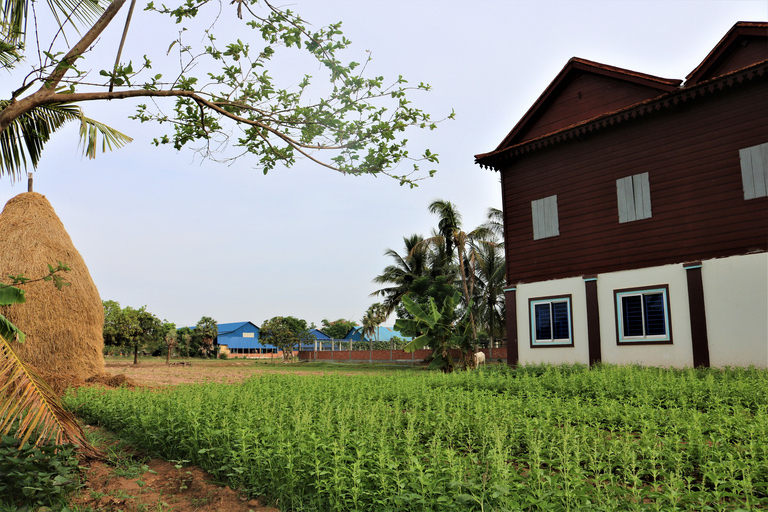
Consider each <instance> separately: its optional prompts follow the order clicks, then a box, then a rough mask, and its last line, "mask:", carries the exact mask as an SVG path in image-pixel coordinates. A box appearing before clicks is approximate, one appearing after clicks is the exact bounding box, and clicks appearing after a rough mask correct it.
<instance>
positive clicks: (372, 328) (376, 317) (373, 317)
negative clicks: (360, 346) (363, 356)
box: [361, 302, 387, 358]
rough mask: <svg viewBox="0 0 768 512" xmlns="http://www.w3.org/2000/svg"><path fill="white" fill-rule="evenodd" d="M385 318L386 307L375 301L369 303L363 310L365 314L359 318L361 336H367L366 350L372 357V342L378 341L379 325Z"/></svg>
mask: <svg viewBox="0 0 768 512" xmlns="http://www.w3.org/2000/svg"><path fill="white" fill-rule="evenodd" d="M386 319H387V308H386V307H385V306H383V305H382V304H381V303H379V302H376V303H375V304H371V307H369V308H368V311H366V312H365V316H364V317H363V319H362V320H361V322H362V324H363V332H362V335H363V337H367V338H368V343H369V345H368V350H369V352H370V353H371V358H373V342H374V341H379V338H378V334H379V326H380V325H381V324H382V323H383V322H384V320H386Z"/></svg>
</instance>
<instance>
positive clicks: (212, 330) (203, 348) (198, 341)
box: [192, 316, 219, 357]
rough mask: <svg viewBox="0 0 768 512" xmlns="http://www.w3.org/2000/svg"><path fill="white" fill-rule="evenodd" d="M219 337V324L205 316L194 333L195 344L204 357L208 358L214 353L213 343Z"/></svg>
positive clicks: (199, 321)
mask: <svg viewBox="0 0 768 512" xmlns="http://www.w3.org/2000/svg"><path fill="white" fill-rule="evenodd" d="M218 335H219V324H218V323H217V322H216V320H214V319H213V318H211V317H209V316H204V317H202V318H200V320H198V322H197V325H196V326H195V329H194V331H193V334H192V336H193V339H194V343H195V345H196V346H197V349H198V351H199V352H200V354H201V355H202V356H203V357H208V356H209V355H210V354H211V353H213V351H214V350H215V349H214V346H213V342H214V340H215V339H216V337H217V336H218Z"/></svg>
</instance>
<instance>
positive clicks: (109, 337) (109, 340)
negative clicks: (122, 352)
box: [102, 300, 166, 363]
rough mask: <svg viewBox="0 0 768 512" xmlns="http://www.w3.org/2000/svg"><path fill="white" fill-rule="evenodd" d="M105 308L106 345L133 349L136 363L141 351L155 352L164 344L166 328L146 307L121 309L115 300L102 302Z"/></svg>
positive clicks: (104, 332)
mask: <svg viewBox="0 0 768 512" xmlns="http://www.w3.org/2000/svg"><path fill="white" fill-rule="evenodd" d="M102 305H103V306H104V329H103V336H104V345H106V346H113V347H122V348H125V349H132V350H133V354H134V363H135V362H137V361H138V351H139V349H142V350H144V349H149V350H150V351H151V350H154V349H155V348H156V347H157V346H159V345H161V344H162V343H163V338H164V336H165V332H166V331H165V328H164V326H163V323H162V322H161V321H160V319H158V318H157V317H156V316H155V315H154V314H152V313H151V312H149V311H147V307H146V306H142V307H141V308H139V309H134V308H132V307H130V306H126V307H124V308H121V307H120V303H118V302H116V301H113V300H105V301H102Z"/></svg>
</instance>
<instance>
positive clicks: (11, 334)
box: [0, 264, 101, 457]
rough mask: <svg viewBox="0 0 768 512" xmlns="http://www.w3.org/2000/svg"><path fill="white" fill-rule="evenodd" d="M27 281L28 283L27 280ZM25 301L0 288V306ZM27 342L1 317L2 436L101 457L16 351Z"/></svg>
mask: <svg viewBox="0 0 768 512" xmlns="http://www.w3.org/2000/svg"><path fill="white" fill-rule="evenodd" d="M59 267H61V264H59ZM17 277H18V276H17ZM23 281H24V280H22V282H23ZM25 281H27V282H29V280H28V279H27V280H25ZM25 301H26V298H25V294H24V292H23V290H21V289H19V288H16V287H14V286H8V285H2V286H0V305H5V306H10V305H12V304H21V303H23V302H25ZM24 339H25V336H24V333H23V332H21V331H20V330H19V329H18V328H17V327H16V326H14V325H13V324H12V323H11V322H9V321H8V320H7V319H6V318H5V317H4V316H3V315H0V434H1V435H8V434H13V435H14V436H15V437H16V438H18V439H20V440H21V445H20V446H21V447H23V446H24V444H26V443H27V442H28V441H29V440H30V437H31V436H32V435H33V434H34V435H35V436H36V437H37V439H36V441H35V445H36V446H40V445H42V444H44V443H48V442H53V443H55V444H64V443H65V442H70V443H73V444H76V445H78V446H79V447H80V449H81V452H82V453H84V454H86V455H88V456H91V457H100V456H101V454H100V453H99V452H98V451H97V450H96V449H94V448H93V447H91V445H90V444H89V443H88V441H87V439H86V438H85V433H84V432H83V430H82V428H81V427H80V424H79V423H78V422H77V420H76V419H75V417H74V416H73V415H72V414H71V413H69V412H68V411H66V410H65V409H64V407H63V406H62V405H61V402H60V400H59V397H58V396H57V395H56V393H55V392H54V391H53V390H52V389H51V388H50V387H49V386H48V384H47V383H46V382H45V380H43V379H42V378H41V377H40V376H39V375H37V373H36V372H35V371H34V370H33V369H32V367H31V366H30V365H28V364H27V363H25V362H24V361H23V360H22V359H21V358H20V357H19V355H18V354H17V353H16V351H15V350H14V349H13V345H14V344H15V343H19V342H22V343H23V342H24Z"/></svg>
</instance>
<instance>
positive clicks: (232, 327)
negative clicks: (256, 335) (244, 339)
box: [218, 322, 259, 334]
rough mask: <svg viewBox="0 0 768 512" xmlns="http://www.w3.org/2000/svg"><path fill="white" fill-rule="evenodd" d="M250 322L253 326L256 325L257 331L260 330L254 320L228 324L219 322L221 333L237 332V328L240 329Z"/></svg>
mask: <svg viewBox="0 0 768 512" xmlns="http://www.w3.org/2000/svg"><path fill="white" fill-rule="evenodd" d="M248 324H251V325H252V326H254V327H256V330H257V331H258V330H259V328H258V326H257V325H256V324H254V323H253V322H230V323H228V324H218V328H219V334H228V333H230V332H235V331H236V330H238V329H240V328H241V327H243V326H244V325H248Z"/></svg>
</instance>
